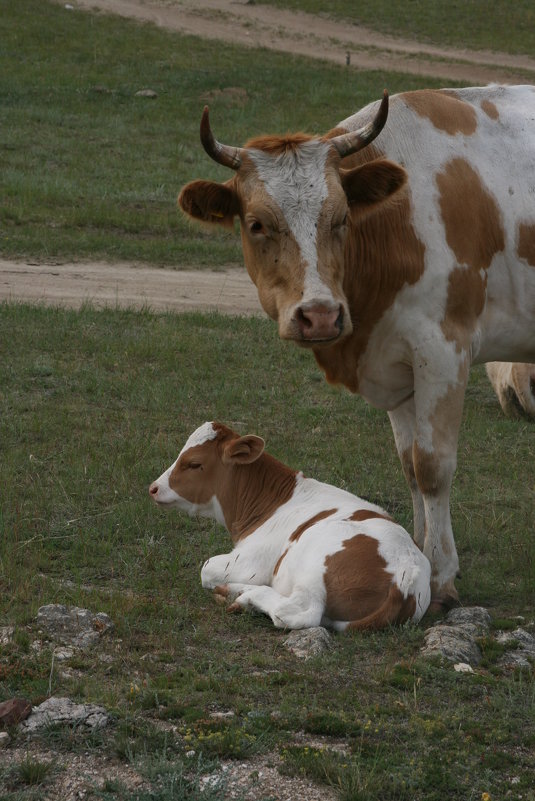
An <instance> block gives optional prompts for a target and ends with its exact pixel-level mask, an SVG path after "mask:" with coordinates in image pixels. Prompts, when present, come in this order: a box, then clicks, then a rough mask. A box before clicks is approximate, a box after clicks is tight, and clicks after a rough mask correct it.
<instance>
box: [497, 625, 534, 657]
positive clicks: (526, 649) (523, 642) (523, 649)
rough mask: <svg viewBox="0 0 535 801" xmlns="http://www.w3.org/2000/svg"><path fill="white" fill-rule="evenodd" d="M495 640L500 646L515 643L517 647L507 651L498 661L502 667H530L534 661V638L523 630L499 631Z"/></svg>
mask: <svg viewBox="0 0 535 801" xmlns="http://www.w3.org/2000/svg"><path fill="white" fill-rule="evenodd" d="M496 640H497V641H498V642H499V643H501V644H502V645H507V644H508V643H513V642H515V643H517V647H516V648H514V649H512V650H511V651H507V653H505V654H504V655H503V656H502V658H501V659H500V661H499V663H498V664H499V665H501V666H502V667H531V664H532V662H533V661H535V636H533V634H530V632H529V631H526V630H525V629H522V628H518V629H515V630H514V631H499V632H498V633H497V634H496Z"/></svg>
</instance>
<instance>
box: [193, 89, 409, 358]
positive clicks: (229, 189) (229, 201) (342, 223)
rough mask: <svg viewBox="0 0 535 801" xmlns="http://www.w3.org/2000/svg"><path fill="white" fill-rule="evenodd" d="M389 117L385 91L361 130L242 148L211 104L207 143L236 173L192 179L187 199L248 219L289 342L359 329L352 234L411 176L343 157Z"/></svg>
mask: <svg viewBox="0 0 535 801" xmlns="http://www.w3.org/2000/svg"><path fill="white" fill-rule="evenodd" d="M387 115H388V95H387V93H386V92H385V94H384V97H383V100H382V102H381V105H380V108H379V111H378V112H377V114H376V116H375V119H374V120H373V121H372V122H370V123H369V124H367V125H365V126H364V127H362V128H360V129H359V130H357V131H351V132H348V133H343V134H339V135H336V136H334V135H330V134H327V135H326V136H325V137H322V138H313V137H310V136H307V135H305V134H294V135H288V136H285V137H266V136H264V137H260V138H258V139H253V140H251V141H250V142H248V143H247V144H246V146H245V147H243V148H237V147H229V146H228V145H223V144H221V143H219V142H218V141H217V140H216V139H215V138H214V136H213V134H212V131H211V129H210V124H209V119H208V108H205V109H204V114H203V117H202V121H201V141H202V143H203V146H204V148H205V150H206V152H207V153H208V154H209V155H210V156H211V157H212V158H213V159H214V160H215V161H217V162H218V163H220V164H223V165H224V166H226V167H229V168H230V169H232V170H234V172H235V174H234V176H233V177H232V178H231V179H230V180H229V181H227V182H226V183H223V184H219V183H215V182H211V181H193V182H191V183H189V184H187V185H186V186H185V187H184V188H183V189H182V192H181V193H180V196H179V198H178V202H179V205H180V207H181V208H182V209H183V210H184V211H185V212H186V213H187V214H189V215H190V216H191V217H193V218H195V219H197V220H201V221H203V222H206V223H215V224H221V225H226V226H232V225H233V222H234V218H235V217H238V218H239V221H240V226H241V238H242V246H243V253H244V259H245V264H246V267H247V270H248V272H249V275H250V276H251V278H252V280H253V281H254V283H255V284H256V287H257V289H258V294H259V298H260V302H261V304H262V306H263V308H264V309H265V311H266V312H267V314H269V316H270V317H272V318H273V319H274V320H276V321H278V326H279V334H280V336H281V338H283V339H291V340H294V341H296V342H298V343H300V344H302V345H308V346H310V347H314V348H317V347H321V346H324V345H330V344H332V343H333V342H336V341H338V340H340V339H342V338H343V337H346V336H348V335H349V334H350V333H351V331H352V322H351V315H350V311H349V307H348V302H347V298H346V297H345V295H344V290H343V280H344V269H345V250H346V243H347V238H348V236H350V230H351V227H352V226H354V225H358V221H359V218H362V215H364V214H369V213H371V212H372V211H373V209H375V208H377V207H378V206H380V205H381V204H382V203H383V202H385V201H386V200H387V199H388V198H390V197H391V196H392V195H393V194H395V193H396V192H397V191H398V189H400V188H401V187H402V186H403V184H404V183H405V181H406V173H405V171H404V170H403V169H402V168H401V167H399V166H398V165H396V164H394V163H392V162H390V161H387V160H386V159H377V160H375V161H371V162H369V163H367V164H362V165H361V166H358V167H355V168H353V169H344V168H343V167H342V165H341V161H342V159H343V158H344V157H345V156H348V155H350V154H352V153H355V152H356V151H358V150H361V149H362V148H364V147H365V146H366V145H368V144H369V143H370V142H372V141H373V139H375V137H376V136H377V135H378V134H379V132H380V131H381V130H382V128H383V126H384V124H385V122H386V118H387Z"/></svg>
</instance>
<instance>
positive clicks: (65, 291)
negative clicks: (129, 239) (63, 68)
mask: <svg viewBox="0 0 535 801" xmlns="http://www.w3.org/2000/svg"><path fill="white" fill-rule="evenodd" d="M60 2H61V3H62V4H65V3H64V0H60ZM70 5H71V6H74V8H77V7H78V8H93V9H94V8H96V9H100V10H102V11H107V12H113V13H117V14H120V15H122V16H127V17H134V18H137V19H139V20H142V21H149V22H154V23H155V24H157V25H160V26H163V27H167V28H170V29H174V30H177V31H181V32H184V33H189V34H194V35H198V36H203V37H206V38H213V39H218V40H227V41H232V42H234V43H236V44H245V45H249V46H252V47H268V48H273V49H277V50H282V51H287V52H292V53H297V54H301V55H306V56H311V57H315V58H320V59H325V60H329V61H333V62H336V63H340V64H341V63H346V58H347V55H346V54H347V53H348V52H349V53H350V58H351V64H352V65H353V66H357V65H358V67H360V68H365V69H382V68H383V67H384V63H385V59H387V60H388V66H389V69H390V70H399V71H400V72H406V73H412V74H416V75H424V74H425V75H432V76H435V77H437V78H440V79H442V80H444V82H445V83H447V82H448V81H449V80H451V81H463V82H465V83H467V84H478V83H488V82H498V81H505V82H515V81H518V82H524V81H525V76H523V74H522V70H526V69H527V70H535V59H532V58H529V57H528V56H511V55H507V54H501V53H483V52H478V53H471V52H468V51H465V50H452V49H444V48H438V47H435V46H430V45H429V46H423V45H421V44H419V43H416V42H410V41H406V40H402V39H394V38H390V37H385V36H381V35H379V34H377V33H376V32H374V31H370V30H367V29H364V28H362V27H359V26H356V25H350V26H348V25H347V24H343V23H338V22H334V21H332V20H328V19H324V18H319V17H315V16H311V15H307V14H300V13H293V12H290V11H282V10H280V9H276V8H272V7H269V6H263V5H256V4H255V3H254V2H245V0H239V1H236V0H184V1H183V2H177V0H71V2H70ZM177 268H178V269H174V270H170V269H156V268H149V267H145V266H143V265H131V264H104V263H75V264H59V263H58V264H35V263H23V262H10V261H7V260H5V259H0V300H24V301H30V302H43V303H47V304H53V305H65V306H72V307H75V308H76V307H78V306H80V305H81V304H82V303H84V302H87V301H90V302H92V303H93V304H94V305H96V306H102V305H109V306H128V307H132V308H142V307H149V308H151V309H153V310H172V311H176V312H180V311H186V310H193V309H196V310H217V311H222V312H226V313H230V314H249V313H259V312H260V307H259V303H258V298H257V295H256V290H255V288H254V286H253V285H252V283H251V281H250V279H249V277H248V276H247V273H246V271H245V269H244V268H243V267H241V266H239V265H227V266H223V267H222V268H220V269H219V270H218V271H217V272H215V271H208V270H199V271H191V270H181V269H179V268H180V265H177ZM8 754H9V756H8ZM29 755H30V756H31V757H32V758H34V759H36V760H39V759H42V760H44V761H48V760H49V759H54V758H55V756H56V755H54V754H52V753H45V752H44V751H42V749H40V748H39V747H37V746H35V748H34V749H31V748H29V747H28V746H26V744H24V746H23V747H22V748H21V749H13V750H10V751H9V752H4V759H5V758H8V759H9V760H10V761H11V762H13V761H20V760H21V759H23V758H25V757H27V756H29ZM271 761H272V760H270V759H266V758H262V759H259V758H256V759H255V760H254V761H249V762H247V763H228V767H227V781H228V787H229V791H228V798H235V797H237V795H236V794H239V793H242V792H243V791H244V790H245V789H246V787H247V788H249V789H248V790H247V791H246V796H245V797H246V798H247V799H257V798H263V797H266V796H269V795H272V796H273V797H275V798H280V799H292V801H314V799H318V801H319V799H320V798H321V799H322V801H327V800H328V799H330V798H332V797H333V794H332V793H331V792H330V791H329V790H327V789H326V788H324V787H323V788H318V787H315V786H314V785H312V784H311V783H310V782H307V781H303V780H301V779H291V778H289V777H283V776H281V775H280V774H279V773H278V771H277V769H276V766H275V765H274V764H270V762H271ZM61 762H62V768H64V770H61V771H60V772H59V773H58V778H57V781H54V782H52V784H51V785H50V786H49V788H48V790H47V791H46V792H47V795H46V798H48V799H59V798H61V799H62V801H71V800H72V799H78V798H85V797H87V793H88V787H90V786H91V784H92V783H93V782H94V781H96V780H97V779H98V777H102V776H108V777H109V778H110V779H112V778H118V779H119V780H120V781H121V782H123V783H124V785H126V786H129V787H131V788H132V790H134V789H135V788H139V787H140V782H141V778H140V777H139V776H138V775H137V774H136V773H135V771H134V770H133V769H131V768H129V767H126V766H124V765H122V764H120V763H118V761H117V760H114V759H109V758H108V757H101V756H97V755H95V754H89V753H88V754H84V755H83V756H82V755H80V756H72V757H69V759H67V758H65V760H63V758H62V759H61ZM253 775H255V776H257V777H258V778H259V781H258V783H257V784H256V785H255V783H254V782H251V776H253Z"/></svg>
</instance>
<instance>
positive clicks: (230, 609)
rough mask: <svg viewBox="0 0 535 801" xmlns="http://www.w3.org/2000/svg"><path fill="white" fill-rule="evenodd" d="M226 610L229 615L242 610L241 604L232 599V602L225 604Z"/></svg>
mask: <svg viewBox="0 0 535 801" xmlns="http://www.w3.org/2000/svg"><path fill="white" fill-rule="evenodd" d="M227 612H228V613H229V614H230V615H232V614H235V613H236V612H243V606H240V604H239V603H238V602H237V601H234V603H233V604H230V605H229V606H227Z"/></svg>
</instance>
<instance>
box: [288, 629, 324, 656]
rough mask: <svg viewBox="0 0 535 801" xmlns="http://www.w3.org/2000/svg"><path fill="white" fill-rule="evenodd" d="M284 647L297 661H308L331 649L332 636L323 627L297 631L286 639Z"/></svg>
mask: <svg viewBox="0 0 535 801" xmlns="http://www.w3.org/2000/svg"><path fill="white" fill-rule="evenodd" d="M284 645H285V646H286V648H287V649H288V650H289V651H291V652H292V653H293V655H294V656H297V657H298V658H299V659H309V658H310V657H311V656H318V655H319V654H322V653H323V652H324V651H327V650H329V649H330V648H332V636H331V635H330V634H329V632H328V631H327V629H325V628H323V626H314V627H313V628H310V629H297V630H296V631H292V633H291V634H290V635H289V636H288V637H286V639H285V640H284Z"/></svg>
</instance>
